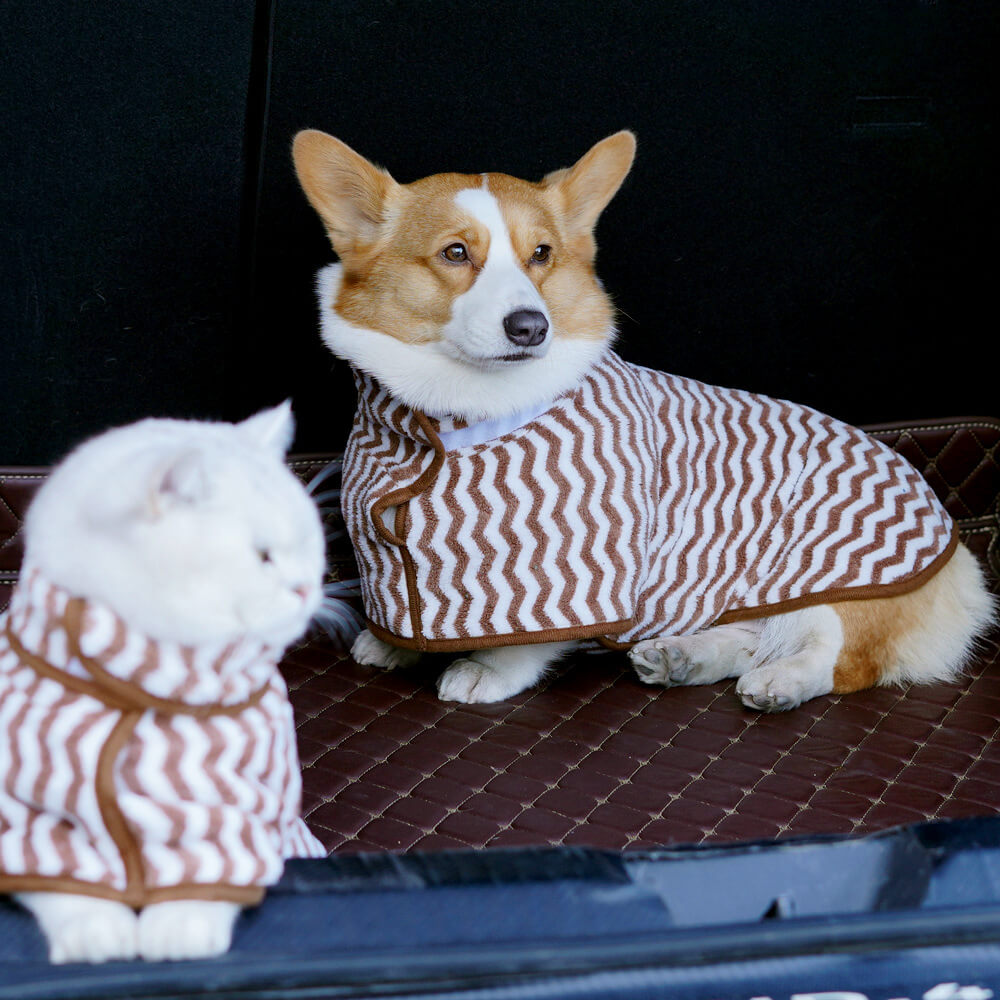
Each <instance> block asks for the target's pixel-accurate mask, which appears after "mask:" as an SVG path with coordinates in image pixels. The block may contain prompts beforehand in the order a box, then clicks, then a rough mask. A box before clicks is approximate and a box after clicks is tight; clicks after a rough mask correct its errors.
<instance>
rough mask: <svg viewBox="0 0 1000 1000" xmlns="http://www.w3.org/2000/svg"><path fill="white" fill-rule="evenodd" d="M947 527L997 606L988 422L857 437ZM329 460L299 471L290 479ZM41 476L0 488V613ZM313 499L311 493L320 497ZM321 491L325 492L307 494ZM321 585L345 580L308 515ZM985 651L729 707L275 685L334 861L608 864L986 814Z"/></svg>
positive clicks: (994, 786)
mask: <svg viewBox="0 0 1000 1000" xmlns="http://www.w3.org/2000/svg"><path fill="white" fill-rule="evenodd" d="M873 433H874V434H875V435H876V436H878V437H879V438H880V439H882V440H883V441H886V443H888V444H890V445H891V446H892V447H894V448H897V449H898V450H899V451H900V452H901V453H902V454H904V455H906V457H907V458H908V459H909V460H910V461H911V462H913V464H914V465H916V466H917V467H918V468H919V469H920V470H921V471H922V472H923V473H924V474H925V475H926V476H927V478H928V481H929V482H931V483H932V485H933V486H934V488H935V490H937V491H938V493H939V495H940V496H941V497H942V499H943V500H944V502H945V503H946V505H947V507H948V510H949V511H950V512H951V514H952V516H954V517H955V518H956V520H958V521H959V526H960V529H961V531H962V534H963V537H964V538H965V540H966V541H967V543H968V544H969V545H970V547H971V548H972V549H973V550H974V551H975V552H976V553H977V554H978V555H979V556H980V557H981V558H982V559H983V560H984V561H985V562H986V563H987V565H988V566H989V568H990V569H991V570H992V572H993V575H994V585H995V589H998V590H1000V584H998V583H997V580H998V579H1000V560H998V550H1000V546H998V542H997V539H998V525H997V517H998V502H997V501H998V497H1000V421H991V420H987V419H983V420H955V421H942V422H939V423H936V424H919V425H918V424H910V425H896V426H893V427H884V428H875V429H873ZM327 460H328V458H327V457H324V456H303V457H300V458H297V459H295V460H294V462H293V468H294V469H295V471H296V472H298V473H299V474H300V475H301V476H302V478H303V479H305V480H307V479H308V478H310V477H311V476H312V475H314V474H315V473H316V472H317V471H318V470H319V469H320V468H321V467H322V466H323V465H324V464H325V462H326V461H327ZM44 474H45V470H37V469H31V470H28V469H10V470H0V607H3V606H5V605H6V595H7V593H8V592H9V589H10V586H11V585H12V583H13V581H14V579H15V578H16V573H17V568H18V565H19V563H20V558H21V548H20V542H21V538H20V526H21V519H22V517H23V514H24V510H25V509H26V507H27V503H28V501H29V500H30V497H31V495H32V494H33V492H34V490H35V489H36V488H37V486H38V484H39V483H40V482H41V481H42V479H43V478H44ZM330 485H331V484H327V486H330ZM325 488H327V487H325ZM326 522H327V525H328V529H329V530H330V531H331V533H332V535H333V538H332V543H331V549H330V569H331V577H332V578H333V579H348V578H350V576H351V575H352V574H354V572H355V567H354V564H353V557H352V555H351V553H350V551H349V549H347V548H345V546H346V541H345V540H344V539H343V538H342V537H340V536H338V535H337V532H338V531H339V528H340V522H339V513H338V512H337V511H336V510H334V511H330V512H328V514H327V516H326ZM996 649H997V646H996V643H995V642H994V643H993V645H992V646H991V648H990V649H989V650H987V651H984V654H983V656H982V657H981V658H980V659H979V660H978V661H977V663H976V664H975V666H974V668H973V669H972V670H971V671H970V672H969V674H968V676H967V677H966V678H964V680H963V681H962V682H961V683H959V684H956V685H937V686H931V687H926V688H919V689H912V690H909V691H899V690H889V689H879V690H875V691H867V692H861V693H858V694H854V695H850V696H846V697H843V698H839V697H835V696H830V697H826V698H820V699H816V700H815V701H812V702H809V703H807V704H806V705H804V706H802V707H801V708H800V709H797V710H796V711H794V712H792V713H789V714H785V715H774V716H770V715H763V716H761V715H756V714H754V713H751V712H749V711H747V710H745V709H743V708H742V706H741V705H740V704H739V703H738V701H737V700H736V698H735V695H734V694H733V691H732V685H731V684H721V685H713V686H711V687H705V688H687V689H685V688H678V689H671V690H660V689H652V688H648V687H646V686H645V685H641V684H639V683H638V682H637V681H636V680H635V678H634V676H633V675H632V673H631V671H630V670H629V669H628V668H627V666H626V664H625V663H624V662H623V658H622V657H620V656H619V655H616V654H613V653H605V652H584V653H580V654H578V655H577V656H576V657H574V658H573V659H572V660H571V661H569V662H568V663H567V664H565V665H563V666H562V667H561V668H560V669H559V670H558V671H556V672H555V673H554V674H553V675H552V676H551V677H550V678H549V679H548V680H547V681H546V682H545V683H544V684H543V685H542V686H540V687H539V688H538V689H536V690H534V691H531V692H526V693H525V694H522V695H520V696H519V697H518V698H515V699H513V700H512V701H511V702H509V703H507V704H503V705H496V706H467V705H454V704H445V703H441V702H439V701H438V700H437V697H436V693H435V691H434V684H433V679H434V677H435V676H436V673H437V672H438V671H439V670H440V668H441V667H442V666H443V663H444V662H445V661H444V660H443V659H441V658H430V659H429V661H428V662H427V663H426V664H422V665H421V666H419V667H417V668H414V669H411V670H406V671H398V672H393V673H385V672H381V671H373V670H371V669H369V668H364V667H360V666H358V665H357V664H354V663H353V662H352V661H351V660H350V659H349V658H348V657H347V656H346V654H345V653H344V652H343V651H342V650H340V649H338V648H337V647H336V646H335V645H334V644H332V643H331V642H330V641H329V640H327V639H325V638H318V637H312V638H310V640H309V641H308V642H305V643H303V644H302V645H301V646H299V647H298V648H296V649H294V650H292V651H291V652H290V653H289V654H288V655H287V656H286V658H285V661H284V663H283V670H284V672H285V675H286V677H287V679H288V682H289V687H290V690H291V693H292V700H293V704H294V706H295V709H296V716H297V724H298V736H299V743H300V752H301V757H302V764H303V774H304V786H305V787H304V812H305V814H306V816H307V819H308V821H309V823H310V825H311V826H312V827H313V829H314V831H315V832H316V834H317V835H318V836H319V837H320V838H321V839H322V840H323V841H324V843H325V844H326V845H327V847H328V848H329V849H330V850H332V851H360V850H379V851H382V850H389V851H406V850H413V849H420V850H434V849H439V848H448V847H499V846H518V845H544V844H586V845H590V846H595V847H604V848H610V849H615V850H617V849H627V848H651V847H657V846H662V845H667V844H673V843H680V842H703V841H704V842H708V841H713V842H728V841H736V840H748V839H758V838H770V837H786V836H791V835H797V834H809V833H863V832H868V831H872V830H877V829H882V828H885V827H887V826H892V825H896V824H899V823H907V822H915V821H918V820H924V819H934V818H955V817H961V816H968V815H977V814H982V813H986V812H992V811H993V810H995V808H996V803H997V802H998V801H1000V745H998V743H997V741H996V735H997V729H998V727H1000V721H998V720H1000V675H998V674H997V671H996V670H995V669H994V668H995V667H996V665H997V660H998V657H997V653H996Z"/></svg>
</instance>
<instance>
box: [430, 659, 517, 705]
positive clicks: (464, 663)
mask: <svg viewBox="0 0 1000 1000" xmlns="http://www.w3.org/2000/svg"><path fill="white" fill-rule="evenodd" d="M521 690H523V685H522V684H520V683H518V682H517V680H516V679H515V678H512V677H511V676H510V672H509V671H504V670H498V669H497V668H495V667H490V666H487V665H486V664H485V663H479V662H478V661H477V660H471V659H469V660H455V662H454V663H452V664H451V666H449V667H448V669H447V670H445V672H444V673H443V674H441V676H440V677H439V678H438V684H437V691H438V697H439V698H440V699H441V700H442V701H460V702H464V703H465V704H466V705H473V704H485V703H489V702H494V701H504V700H505V699H507V698H511V697H513V696H514V695H515V694H518V693H520V692H521Z"/></svg>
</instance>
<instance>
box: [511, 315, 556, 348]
mask: <svg viewBox="0 0 1000 1000" xmlns="http://www.w3.org/2000/svg"><path fill="white" fill-rule="evenodd" d="M503 328H504V330H505V331H506V332H507V339H508V340H509V341H510V342H511V343H512V344H517V346H518V347H537V346H538V345H539V344H540V343H541V342H542V341H543V340H544V339H545V334H547V333H548V332H549V321H548V320H547V319H546V318H545V316H544V315H543V314H542V313H540V312H539V311H538V310H537V309H515V310H514V312H512V313H511V314H510V315H509V316H505V317H504V321H503Z"/></svg>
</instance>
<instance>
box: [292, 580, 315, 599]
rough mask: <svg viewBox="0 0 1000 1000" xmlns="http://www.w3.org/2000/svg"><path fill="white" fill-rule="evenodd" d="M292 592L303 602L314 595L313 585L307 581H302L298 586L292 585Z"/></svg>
mask: <svg viewBox="0 0 1000 1000" xmlns="http://www.w3.org/2000/svg"><path fill="white" fill-rule="evenodd" d="M292 593H293V594H295V595H296V596H297V597H299V598H300V599H301V600H302V601H303V602H304V601H308V600H309V597H310V596H311V595H312V587H310V586H309V585H308V584H307V583H300V584H298V586H295V587H292Z"/></svg>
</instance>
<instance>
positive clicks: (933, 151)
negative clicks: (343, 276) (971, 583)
mask: <svg viewBox="0 0 1000 1000" xmlns="http://www.w3.org/2000/svg"><path fill="white" fill-rule="evenodd" d="M998 27H1000V5H998V4H996V3H995V0H961V2H959V0H954V2H945V0H940V2H931V0H906V2H903V0H897V2H884V3H883V2H875V0H865V2H852V0H830V2H809V0H797V2H795V0H788V2H777V0H775V2H770V3H768V2H760V3H749V2H739V0H725V2H720V0H691V2H678V3H657V4H653V3H648V2H646V3H614V2H609V0H605V2H601V3H596V2H591V0H581V2H576V3H534V4H516V3H477V4H469V3H459V2H453V0H425V2H419V3H418V2H410V3H402V2H391V0H373V2H362V3H333V2H325V0H274V2H272V3H265V2H259V3H256V4H255V3H251V2H237V0H233V2H230V3H226V4H206V3H201V2H195V0H176V2H174V3H171V4H169V5H166V4H153V3H125V2H121V3H114V2H109V0H97V2H93V3H88V4H67V3H64V2H57V0H33V2H28V0H6V2H5V4H4V5H2V6H0V44H2V46H3V49H2V53H0V80H2V84H3V90H4V94H5V97H6V100H5V108H4V112H3V114H2V118H0V121H2V124H0V205H2V208H3V219H4V222H3V226H2V233H0V260H2V261H3V282H2V283H0V337H2V355H0V363H2V370H0V463H2V464H47V463H49V462H52V461H54V460H55V459H57V458H58V457H59V455H60V454H62V452H63V451H65V449H66V448H68V447H69V446H70V445H71V444H73V443H75V442H76V441H78V440H80V439H81V438H82V437H84V436H87V435H89V434H91V433H94V432H96V431H99V430H101V429H102V428H104V427H107V426H110V425H112V424H116V423H122V422H125V421H128V420H132V419H136V418H138V417H141V416H145V415H150V414H155V415H173V416H184V417H211V418H220V417H221V418H226V419H234V418H238V417H241V416H244V415H247V414H249V413H250V412H252V411H253V410H255V409H257V408H259V407H261V406H264V405H268V404H272V403H276V402H278V401H280V400H281V399H283V398H285V397H286V396H290V397H292V399H293V401H294V404H295V409H296V413H297V415H298V419H299V434H298V437H297V440H296V444H295V447H296V450H298V451H321V450H333V449H339V448H341V447H342V446H343V443H344V440H345V438H346V434H347V431H348V429H349V426H350V419H351V413H352V411H353V387H352V384H351V381H350V379H349V377H348V375H347V373H346V371H344V368H343V366H342V365H339V364H335V363H334V362H333V359H332V358H331V357H330V356H329V355H328V354H327V353H326V352H325V350H324V349H323V348H322V346H321V344H320V342H319V338H318V335H317V332H316V329H317V323H316V309H315V303H314V297H313V291H312V284H313V275H314V273H315V271H316V270H317V269H318V268H319V267H321V266H322V265H323V264H324V263H326V262H328V261H329V260H332V259H333V257H332V252H331V251H330V249H329V246H328V244H327V243H326V241H325V238H324V236H323V233H322V229H321V227H320V224H319V222H318V220H317V219H316V218H315V217H314V215H313V214H312V211H311V209H309V207H308V205H307V204H306V202H305V199H304V198H303V197H302V195H301V194H300V192H299V190H298V187H297V184H296V181H295V178H294V175H293V173H292V168H291V162H290V156H289V149H290V144H291V140H292V137H293V135H294V133H295V132H296V131H297V130H298V129H300V128H303V127H315V128H322V129H324V130H326V131H328V132H332V133H333V134H335V135H337V136H339V137H340V138H342V139H344V140H345V141H347V142H348V143H350V144H351V145H353V146H354V147H355V148H357V149H358V150H359V151H361V152H363V153H364V154H365V155H367V156H368V157H369V158H371V159H373V160H375V161H376V162H379V163H381V164H382V165H384V166H385V167H387V168H388V169H389V170H390V171H391V172H392V173H393V175H394V176H395V177H396V178H397V179H398V180H400V181H409V180H413V179H415V178H417V177H420V176H423V175H425V174H428V173H433V172H436V171H439V170H463V171H473V172H475V171H481V170H501V171H505V172H508V173H513V174H517V175H520V176H525V177H529V178H536V177H540V176H541V175H542V174H544V173H546V172H548V171H549V170H551V169H554V168H555V167H559V166H565V165H568V164H570V163H572V162H573V161H574V160H575V159H576V158H578V157H579V156H580V155H582V154H583V153H584V152H585V151H586V150H587V148H589V146H590V145H591V144H593V143H594V142H596V141H597V140H598V139H600V138H602V137H603V136H605V135H607V134H609V133H611V132H613V131H616V130H618V129H620V128H624V127H627V128H631V129H633V130H635V131H636V133H637V134H638V138H639V154H638V157H637V161H636V164H635V167H634V168H633V173H632V174H631V176H630V177H629V179H628V180H627V181H626V184H625V186H624V187H623V189H622V191H621V192H620V193H619V195H618V196H617V198H616V199H615V200H614V201H613V202H612V204H611V206H610V207H609V208H608V210H607V212H606V213H605V215H604V217H603V218H602V220H601V222H600V224H599V228H598V236H599V244H600V253H599V258H598V262H599V270H600V273H601V276H602V278H603V279H604V281H605V284H606V285H607V287H608V288H609V290H610V291H611V292H612V294H613V295H614V298H615V300H616V302H617V304H618V306H619V308H620V310H621V322H620V327H621V331H622V336H621V340H620V343H619V349H620V351H621V353H622V354H623V355H624V356H625V357H627V358H629V359H630V360H634V361H638V362H641V363H643V364H648V365H652V366H655V367H660V368H664V369H668V370H671V371H675V372H678V373H680V374H685V375H690V376H694V377H696V378H701V379H704V380H707V381H712V382H718V383H721V384H726V385H736V386H742V387H746V388H750V389H754V390H758V391H762V392H767V393H770V394H773V395H778V396H784V397H791V398H795V399H799V400H801V401H803V402H807V403H811V404H812V405H814V406H818V407H819V408H821V409H823V410H826V411H828V412H831V413H834V414H836V415H837V416H840V417H843V418H845V419H847V420H850V421H852V422H855V423H871V422H876V421H886V420H897V419H900V420H901V419H917V418H924V417H934V416H953V415H960V414H996V413H997V412H998V410H1000V406H998V405H997V401H996V393H995V390H994V386H995V384H996V375H995V368H996V366H995V362H991V361H990V348H991V347H994V346H995V345H996V344H997V343H998V341H1000V337H998V335H997V332H996V328H997V323H996V319H995V316H994V312H995V310H994V308H993V304H994V298H995V295H994V283H995V281H996V256H997V255H996V253H995V249H994V248H995V245H996V241H997V192H996V187H997V161H996V141H995V127H996V122H997V94H998V87H997V82H998V81H997V75H998V74H997V58H996V53H997V51H998V48H997V41H998V30H997V29H998Z"/></svg>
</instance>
